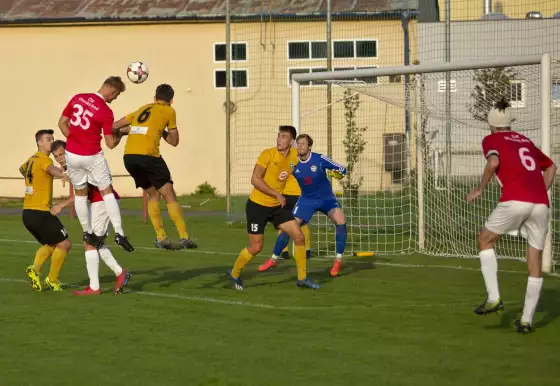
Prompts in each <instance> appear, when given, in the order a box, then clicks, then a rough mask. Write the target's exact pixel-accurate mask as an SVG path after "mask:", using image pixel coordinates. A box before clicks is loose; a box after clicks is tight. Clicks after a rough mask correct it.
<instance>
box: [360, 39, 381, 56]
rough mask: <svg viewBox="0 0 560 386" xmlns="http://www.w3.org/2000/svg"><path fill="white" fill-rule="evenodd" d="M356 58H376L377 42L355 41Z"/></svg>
mask: <svg viewBox="0 0 560 386" xmlns="http://www.w3.org/2000/svg"><path fill="white" fill-rule="evenodd" d="M356 56H357V57H358V58H376V57H377V42H376V41H375V40H358V41H356Z"/></svg>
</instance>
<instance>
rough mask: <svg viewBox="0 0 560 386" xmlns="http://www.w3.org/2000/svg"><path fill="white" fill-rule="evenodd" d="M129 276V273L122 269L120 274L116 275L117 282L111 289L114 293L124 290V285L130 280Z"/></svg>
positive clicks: (120, 292)
mask: <svg viewBox="0 0 560 386" xmlns="http://www.w3.org/2000/svg"><path fill="white" fill-rule="evenodd" d="M130 276H131V275H130V273H128V272H127V271H126V270H124V269H123V271H122V272H121V274H120V275H119V276H117V284H116V285H115V289H114V290H113V293H114V294H115V295H117V294H122V293H123V292H124V291H125V289H126V286H127V285H128V281H129V280H130Z"/></svg>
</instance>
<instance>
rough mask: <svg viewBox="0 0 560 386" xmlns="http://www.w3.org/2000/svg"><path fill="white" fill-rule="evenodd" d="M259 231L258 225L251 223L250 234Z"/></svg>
mask: <svg viewBox="0 0 560 386" xmlns="http://www.w3.org/2000/svg"><path fill="white" fill-rule="evenodd" d="M258 231H259V224H253V223H251V232H258Z"/></svg>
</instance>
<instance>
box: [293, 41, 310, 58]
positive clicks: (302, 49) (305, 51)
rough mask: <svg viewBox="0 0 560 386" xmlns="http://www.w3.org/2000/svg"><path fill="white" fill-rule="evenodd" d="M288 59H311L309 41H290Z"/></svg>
mask: <svg viewBox="0 0 560 386" xmlns="http://www.w3.org/2000/svg"><path fill="white" fill-rule="evenodd" d="M288 59H309V42H302V43H289V44H288Z"/></svg>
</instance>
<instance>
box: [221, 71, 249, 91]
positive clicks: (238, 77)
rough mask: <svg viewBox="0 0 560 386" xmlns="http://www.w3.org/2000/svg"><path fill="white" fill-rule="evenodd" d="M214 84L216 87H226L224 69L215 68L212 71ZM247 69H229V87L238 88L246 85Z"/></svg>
mask: <svg viewBox="0 0 560 386" xmlns="http://www.w3.org/2000/svg"><path fill="white" fill-rule="evenodd" d="M214 84H215V87H216V88H224V87H226V71H225V70H216V71H215V72H214ZM247 85H248V79H247V70H232V71H231V87H232V88H240V87H247Z"/></svg>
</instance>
